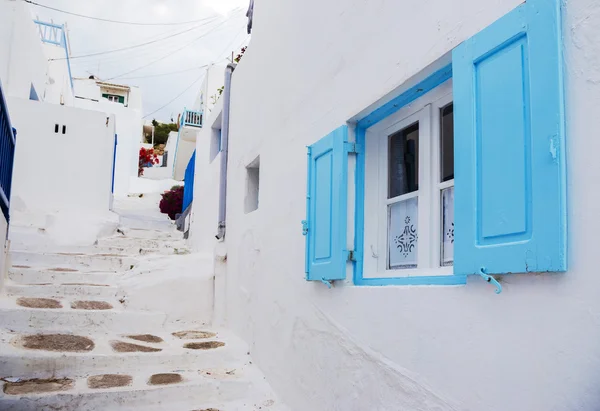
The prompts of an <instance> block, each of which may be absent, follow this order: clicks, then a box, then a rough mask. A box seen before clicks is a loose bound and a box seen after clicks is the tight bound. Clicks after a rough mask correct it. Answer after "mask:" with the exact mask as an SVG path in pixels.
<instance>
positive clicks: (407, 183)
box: [388, 123, 419, 198]
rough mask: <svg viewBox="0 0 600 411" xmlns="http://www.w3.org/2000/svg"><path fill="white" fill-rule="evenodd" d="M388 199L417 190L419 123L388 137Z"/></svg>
mask: <svg viewBox="0 0 600 411" xmlns="http://www.w3.org/2000/svg"><path fill="white" fill-rule="evenodd" d="M388 157H389V169H388V181H389V183H388V198H394V197H398V196H399V195H402V194H406V193H412V192H413V191H417V190H418V189H419V123H415V124H413V125H412V126H410V127H407V128H405V129H403V130H400V131H399V132H397V133H394V134H392V135H391V136H390V137H389V145H388Z"/></svg>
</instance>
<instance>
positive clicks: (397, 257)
mask: <svg viewBox="0 0 600 411" xmlns="http://www.w3.org/2000/svg"><path fill="white" fill-rule="evenodd" d="M388 164H389V166H388V200H389V202H388V221H389V222H388V232H389V239H388V267H387V268H389V269H401V268H416V267H417V241H418V232H417V230H418V224H417V217H418V208H419V207H418V205H419V199H418V190H419V123H418V122H416V123H414V124H412V125H411V126H409V127H406V128H404V129H402V130H400V131H398V132H396V133H394V134H392V135H390V136H389V143H388Z"/></svg>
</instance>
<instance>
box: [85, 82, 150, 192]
mask: <svg viewBox="0 0 600 411" xmlns="http://www.w3.org/2000/svg"><path fill="white" fill-rule="evenodd" d="M132 90H133V89H132ZM135 90H136V93H135V95H136V96H138V97H139V94H140V92H139V90H138V89H135ZM75 95H76V96H79V97H86V98H76V99H75V106H76V107H81V108H86V109H90V110H97V111H101V112H105V113H110V114H114V116H115V121H116V133H117V135H118V144H117V162H116V169H115V195H116V196H123V195H127V194H128V193H129V189H130V181H131V177H137V172H138V162H139V150H140V141H141V139H142V126H143V122H142V111H141V102H136V104H138V103H139V104H138V105H137V106H136V107H137V108H135V107H134V106H129V107H125V106H124V105H123V104H120V103H114V102H110V101H108V100H106V99H103V98H102V97H101V94H100V88H99V87H98V85H97V84H96V82H95V80H88V79H77V80H75ZM138 97H136V99H137V98H138ZM136 99H130V102H131V101H134V102H135V101H136ZM94 100H98V101H94Z"/></svg>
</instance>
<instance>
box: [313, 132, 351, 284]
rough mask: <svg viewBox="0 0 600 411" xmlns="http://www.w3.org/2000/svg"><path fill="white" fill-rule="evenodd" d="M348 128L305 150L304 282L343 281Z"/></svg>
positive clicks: (345, 259) (331, 134) (329, 135)
mask: <svg viewBox="0 0 600 411" xmlns="http://www.w3.org/2000/svg"><path fill="white" fill-rule="evenodd" d="M347 141H348V127H347V126H342V127H340V128H338V129H336V130H335V131H333V132H332V133H330V134H328V135H327V136H325V137H323V138H322V139H321V140H319V141H317V142H316V143H315V144H313V145H312V146H310V147H308V185H307V195H306V208H307V210H306V214H307V215H306V221H305V222H304V234H305V235H306V279H307V280H310V281H332V280H343V279H344V278H346V261H347V259H348V251H347V247H346V230H347V221H346V220H347V207H348V201H347V196H348V151H347V147H346V144H345V143H346V142H347Z"/></svg>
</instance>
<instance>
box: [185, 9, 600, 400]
mask: <svg viewBox="0 0 600 411" xmlns="http://www.w3.org/2000/svg"><path fill="white" fill-rule="evenodd" d="M519 3H520V0H510V1H506V0H483V1H482V0H461V1H459V2H447V1H442V0H432V1H419V0H406V1H403V2H392V1H379V2H375V3H374V2H372V1H367V0H358V1H353V2H348V3H340V2H335V1H325V2H323V1H317V0H307V1H304V2H281V1H276V0H263V1H262V2H261V3H260V4H258V3H257V5H256V7H255V16H254V28H253V37H252V41H251V43H250V46H249V47H248V51H247V52H246V54H245V56H244V58H243V60H242V62H241V64H240V65H239V66H238V68H237V70H236V72H235V73H234V77H233V95H232V109H231V110H232V111H231V116H232V124H231V138H230V146H229V148H230V157H229V187H228V208H227V215H228V220H227V279H226V281H224V282H223V283H224V284H226V287H227V288H226V295H227V300H226V304H227V321H228V324H229V326H231V327H232V328H233V329H234V330H235V331H236V332H237V333H239V334H240V335H241V336H242V337H243V338H244V339H245V340H246V341H247V342H248V343H249V344H250V346H251V352H252V355H253V358H255V359H256V360H257V362H258V364H259V365H260V366H261V368H262V369H263V370H264V371H265V373H266V375H267V378H268V379H269V381H270V382H271V383H272V384H273V386H274V388H275V389H276V391H277V392H278V394H280V395H281V396H282V400H284V401H285V402H286V403H287V404H289V405H290V406H292V408H293V409H295V410H298V411H304V410H311V411H335V410H339V411H351V410H357V411H364V410H390V411H392V410H393V411H396V410H472V411H483V410H491V411H507V410H510V411H538V410H540V411H541V410H553V411H573V410H593V409H597V408H598V405H599V404H600V391H599V390H598V384H599V383H600V377H599V374H598V369H600V345H599V344H598V341H600V316H599V315H598V313H600V298H598V289H599V287H600V276H598V273H597V269H596V267H597V262H598V259H597V250H596V249H597V246H596V243H597V241H596V240H595V239H596V236H597V233H598V232H600V219H599V218H598V206H597V204H598V202H599V201H600V198H599V194H598V190H596V189H595V187H596V186H597V184H596V181H598V179H599V178H600V166H599V165H598V161H597V153H598V152H599V151H600V140H598V139H595V138H590V132H591V131H592V130H598V129H599V128H600V118H599V117H598V115H597V112H598V110H600V52H599V50H598V47H597V38H598V36H599V35H600V29H599V28H600V8H599V7H598V3H597V1H595V0H570V1H568V2H565V4H566V8H565V12H564V17H563V18H564V44H565V65H566V72H565V78H566V110H567V113H566V114H567V119H568V130H567V146H568V153H567V156H568V195H569V258H570V260H569V266H570V269H569V271H568V272H567V273H564V274H556V275H555V274H531V275H512V276H507V277H505V279H504V282H503V286H504V291H503V293H502V294H501V295H495V294H494V293H493V287H491V286H490V285H489V284H487V283H484V282H482V281H481V279H478V278H472V279H470V280H469V282H468V284H467V285H466V286H456V287H448V286H446V287H444V286H439V287H436V286H430V287H354V286H352V285H351V284H341V285H336V287H335V288H334V289H332V290H329V289H327V288H326V287H325V286H323V285H322V284H315V283H307V282H306V281H304V237H303V236H302V234H301V226H300V221H301V220H302V219H304V217H305V195H306V146H307V145H309V144H311V143H313V142H315V141H317V140H318V139H319V138H321V137H322V136H323V135H325V134H327V133H328V132H330V131H331V130H333V129H334V128H336V127H338V126H339V125H341V124H344V123H345V122H346V121H347V120H348V119H350V118H352V117H353V116H354V115H355V114H357V113H359V112H360V111H361V110H363V109H365V108H366V107H368V106H369V105H371V104H372V103H374V102H375V101H377V100H378V99H380V98H382V97H383V96H385V95H386V94H388V93H390V92H392V91H393V90H394V89H396V88H397V87H399V86H401V85H402V84H403V83H404V82H405V81H407V80H408V79H410V78H411V77H412V76H414V75H416V74H417V73H418V72H419V71H420V70H422V69H423V68H424V67H426V66H427V65H429V64H431V63H432V62H434V61H436V60H437V59H439V58H440V57H441V56H442V55H444V54H445V53H447V52H449V51H450V50H451V49H452V48H453V47H455V46H456V45H458V44H459V43H460V42H461V41H463V40H464V39H466V38H468V37H469V36H471V35H473V34H475V33H476V32H478V31H479V30H481V29H482V28H483V27H485V26H487V25H489V24H490V23H491V22H493V21H494V20H496V19H497V18H499V17H500V16H502V15H504V14H505V13H507V12H508V11H510V10H511V9H512V8H513V7H515V6H516V5H517V4H519ZM199 140H202V139H201V138H199ZM202 141H205V140H202ZM199 144H200V141H199ZM258 155H260V159H261V170H260V178H261V182H260V190H261V191H260V206H259V209H258V210H257V211H255V212H253V213H250V214H245V213H244V193H245V178H246V176H245V174H246V170H245V166H246V165H247V164H248V163H250V162H251V161H252V160H253V159H254V158H255V157H256V156H258ZM198 171H199V177H198V182H199V183H200V182H201V181H202V180H203V179H204V176H202V175H201V172H200V169H199V170H198ZM207 178H208V177H207ZM197 184H198V183H197ZM202 184H203V183H200V184H199V187H200V186H202ZM206 187H207V188H205V189H202V190H197V193H196V194H195V200H194V203H195V204H196V203H197V202H198V201H201V202H202V203H203V206H204V203H206V202H208V201H209V200H210V201H218V197H213V196H211V190H212V186H211V185H210V184H206ZM195 227H201V226H200V225H199V223H198V220H196V222H195ZM193 235H196V234H193ZM217 295H219V290H217ZM217 305H218V304H217Z"/></svg>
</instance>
